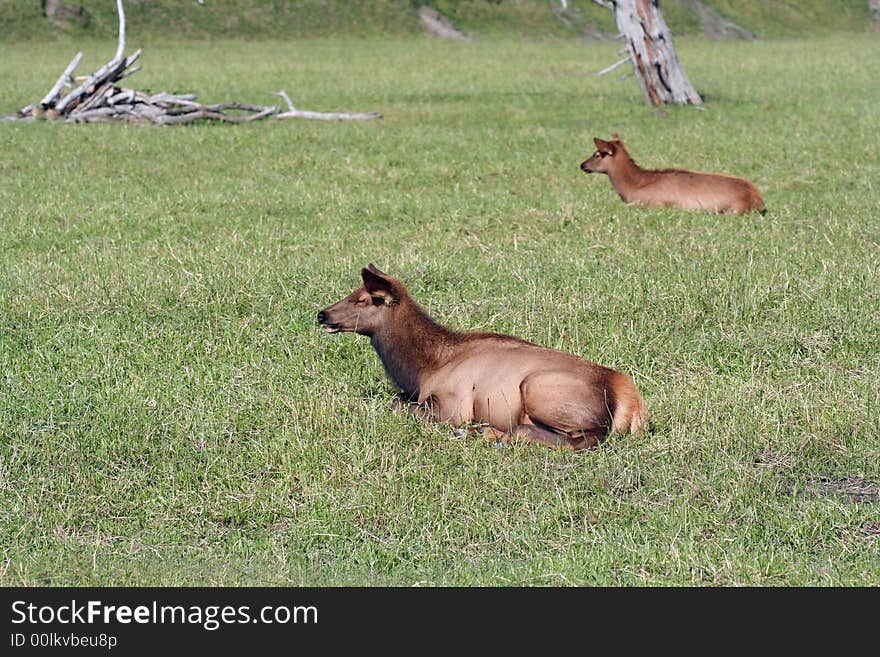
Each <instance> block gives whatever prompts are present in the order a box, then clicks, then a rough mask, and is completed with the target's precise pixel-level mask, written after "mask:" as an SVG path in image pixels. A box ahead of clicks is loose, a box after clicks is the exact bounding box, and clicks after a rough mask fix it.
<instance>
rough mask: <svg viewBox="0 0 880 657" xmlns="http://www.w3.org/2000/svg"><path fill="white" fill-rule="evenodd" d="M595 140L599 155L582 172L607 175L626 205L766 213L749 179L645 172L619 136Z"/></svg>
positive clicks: (684, 171) (670, 171)
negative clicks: (606, 139) (609, 139)
mask: <svg viewBox="0 0 880 657" xmlns="http://www.w3.org/2000/svg"><path fill="white" fill-rule="evenodd" d="M593 141H594V142H595V143H596V152H595V153H593V156H592V157H591V158H590V159H588V160H586V161H584V162H582V163H581V170H583V171H584V172H586V173H604V174H607V175H608V177H609V178H610V179H611V184H612V185H613V186H614V189H615V190H616V191H617V193H618V194H619V195H620V198H622V199H623V201H624V202H625V203H630V204H635V205H646V206H653V207H659V206H664V205H668V206H674V207H678V208H683V209H685V210H708V211H710V212H726V213H731V214H743V213H746V212H749V211H751V210H757V211H759V212H761V213H763V212H764V199H762V198H761V194H760V193H759V192H758V190H757V189H755V186H754V185H753V184H752V183H750V182H749V181H748V180H745V179H743V178H736V177H734V176H726V175H723V174H720V173H701V172H699V171H690V170H688V169H659V170H649V169H642V168H641V167H640V166H639V165H638V164H636V163H635V161H633V159H632V158H631V157H630V156H629V153H628V152H627V150H626V147H624V145H623V142H622V141H621V140H620V137H619V136H618V135H617V133H614V134H613V135H612V137H611V141H605V140H603V139H599V138H594V139H593Z"/></svg>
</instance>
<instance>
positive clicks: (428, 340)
mask: <svg viewBox="0 0 880 657" xmlns="http://www.w3.org/2000/svg"><path fill="white" fill-rule="evenodd" d="M399 304H400V306H399V308H397V309H396V312H395V315H394V318H393V321H388V322H386V323H385V324H384V325H383V326H382V327H381V328H380V329H379V330H377V331H376V332H375V333H373V335H372V336H370V343H371V344H372V345H373V348H374V349H375V350H376V353H377V354H378V355H379V358H380V359H381V360H382V365H383V366H384V367H385V371H386V372H387V373H388V376H389V377H390V378H391V380H392V381H393V382H394V384H395V385H396V386H398V387H399V388H401V390H403V393H404V395H405V396H406V397H407V398H408V399H415V398H417V397H418V393H419V382H420V379H421V376H422V374H423V373H425V372H427V371H429V370H431V369H433V368H434V367H436V366H437V365H439V364H440V363H441V361H442V359H443V357H444V354H445V352H446V351H447V349H448V348H449V347H450V346H452V345H454V344H456V343H457V342H459V341H460V340H461V339H462V336H461V334H459V333H455V332H453V331H450V330H449V329H447V328H445V327H444V326H441V325H440V324H438V323H437V322H435V321H434V320H433V319H431V318H430V317H429V316H428V315H427V313H425V311H423V310H422V309H421V308H420V307H419V306H418V304H416V303H415V302H414V301H412V300H411V299H409V298H407V297H404V298H403V299H401V300H400V302H399Z"/></svg>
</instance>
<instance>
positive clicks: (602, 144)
mask: <svg viewBox="0 0 880 657" xmlns="http://www.w3.org/2000/svg"><path fill="white" fill-rule="evenodd" d="M593 141H594V142H596V149H597V150H599V151H601V152H602V153H608V155H614V151H615V148H614V144H612V143H611V142H610V141H605V140H604V139H599V138H598V137H593Z"/></svg>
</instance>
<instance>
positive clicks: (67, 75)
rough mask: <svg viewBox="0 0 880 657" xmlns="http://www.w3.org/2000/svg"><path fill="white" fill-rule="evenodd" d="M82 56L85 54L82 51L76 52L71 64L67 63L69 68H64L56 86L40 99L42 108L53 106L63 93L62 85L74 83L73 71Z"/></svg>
mask: <svg viewBox="0 0 880 657" xmlns="http://www.w3.org/2000/svg"><path fill="white" fill-rule="evenodd" d="M82 57H83V54H82V53H81V52H78V53H76V55H75V56H74V58H73V59H72V60H71V62H70V64H68V65H67V68H66V69H64V72H63V73H62V74H61V75H60V77H59V78H58V81H57V82H56V83H55V86H54V87H52V88H51V89H50V90H49V93H47V94H46V95H45V96H43V100H41V101H40V107H41V108H42V109H47V108H49V107H52V105H53V104H54V103H55V99H56V98H57V97H58V95H59V94H60V93H61V89H62V87H64V86H66V85H68V84H71V83H72V81H73V78H71V76H72V75H73V71H74V70H75V69H76V67H77V66H79V63H80V61H81V60H82Z"/></svg>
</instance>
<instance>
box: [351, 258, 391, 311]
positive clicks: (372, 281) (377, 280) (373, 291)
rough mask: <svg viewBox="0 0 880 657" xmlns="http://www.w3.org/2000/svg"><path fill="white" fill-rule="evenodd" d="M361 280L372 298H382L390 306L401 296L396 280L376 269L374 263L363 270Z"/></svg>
mask: <svg viewBox="0 0 880 657" xmlns="http://www.w3.org/2000/svg"><path fill="white" fill-rule="evenodd" d="M371 267H372V269H371ZM361 278H362V279H363V281H364V287H365V288H366V290H367V292H369V294H370V296H373V297H380V298H381V299H383V300H384V301H385V303H386V304H388V305H391V304H392V303H393V302H394V301H397V300H398V299H399V297H400V295H399V292H398V290H397V286H396V285H395V282H394V280H392V279H391V278H390V277H389V276H388V275H387V274H384V273H382V272H381V271H379V270H378V269H376V267H375V266H373V264H372V263H370V265H368V266H367V267H364V268H363V269H361Z"/></svg>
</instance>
